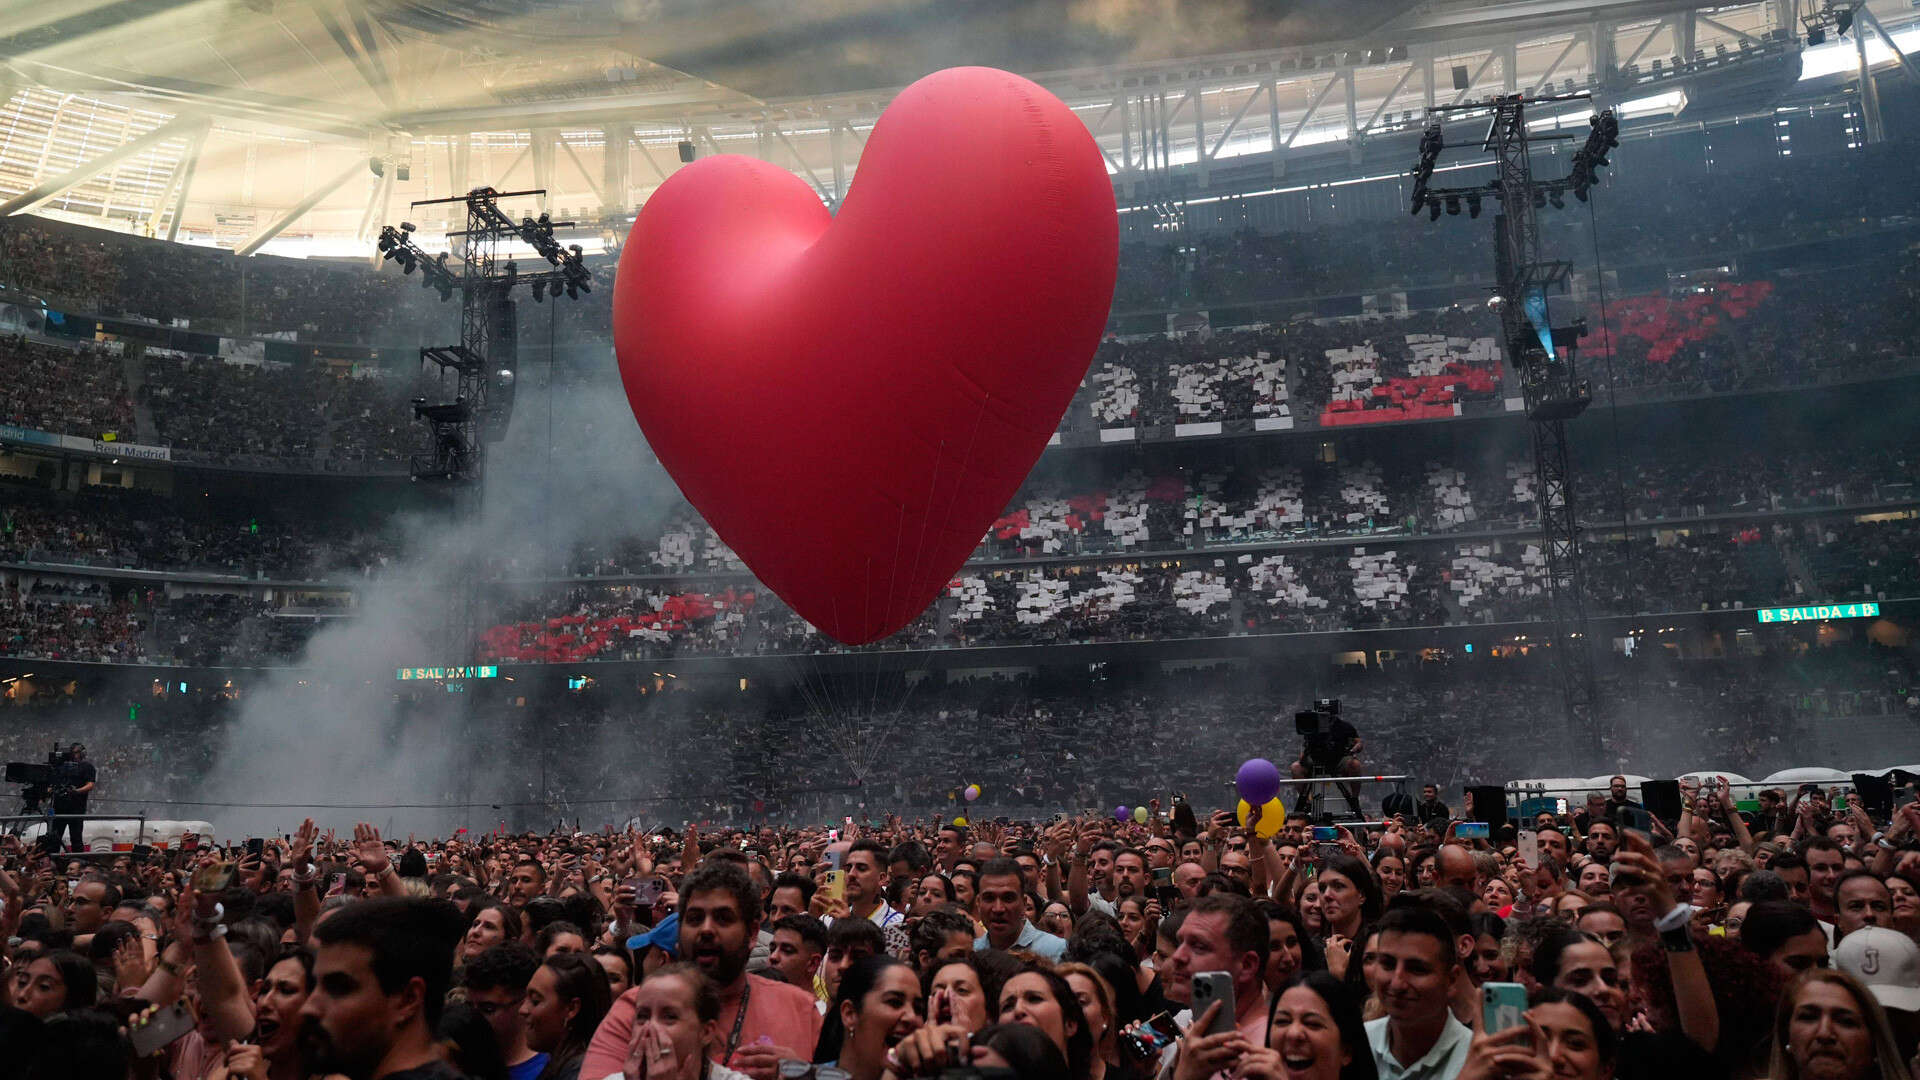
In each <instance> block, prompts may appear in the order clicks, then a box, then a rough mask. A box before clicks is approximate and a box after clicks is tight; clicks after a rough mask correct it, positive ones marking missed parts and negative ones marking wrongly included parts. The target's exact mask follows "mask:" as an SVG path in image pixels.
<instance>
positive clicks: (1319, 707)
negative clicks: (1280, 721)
mask: <svg viewBox="0 0 1920 1080" xmlns="http://www.w3.org/2000/svg"><path fill="white" fill-rule="evenodd" d="M1339 718H1340V699H1339V698H1330V697H1323V698H1316V699H1315V700H1314V703H1313V708H1311V709H1303V710H1301V711H1300V712H1297V713H1294V714H1293V728H1294V730H1295V731H1298V732H1299V733H1300V734H1302V735H1304V736H1306V737H1307V738H1309V739H1311V738H1313V737H1314V736H1316V735H1325V734H1327V733H1328V732H1330V731H1332V730H1333V722H1334V721H1335V720H1337V719H1339Z"/></svg>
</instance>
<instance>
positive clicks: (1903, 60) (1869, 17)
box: [1853, 4, 1920, 82]
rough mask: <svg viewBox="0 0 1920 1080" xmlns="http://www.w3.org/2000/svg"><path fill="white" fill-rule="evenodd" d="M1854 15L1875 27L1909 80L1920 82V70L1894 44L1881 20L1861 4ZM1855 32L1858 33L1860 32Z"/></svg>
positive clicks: (1875, 30)
mask: <svg viewBox="0 0 1920 1080" xmlns="http://www.w3.org/2000/svg"><path fill="white" fill-rule="evenodd" d="M1853 14H1854V17H1855V18H1857V19H1859V20H1861V21H1862V22H1864V23H1866V24H1867V25H1868V26H1871V27H1873V32H1874V33H1876V34H1879V35H1880V40H1881V41H1883V42H1885V43H1886V46H1887V48H1889V49H1891V50H1893V58H1894V59H1895V60H1898V61H1900V70H1902V71H1904V72H1906V73H1907V78H1909V79H1912V80H1914V81H1915V82H1920V68H1916V67H1915V66H1914V64H1913V58H1912V57H1910V56H1908V55H1907V54H1906V53H1904V52H1902V51H1900V46H1898V45H1895V44H1894V43H1893V35H1892V34H1889V33H1887V28H1886V27H1884V26H1881V25H1880V20H1879V19H1878V18H1876V17H1875V16H1874V14H1873V12H1872V11H1870V10H1868V8H1867V5H1865V4H1861V5H1860V6H1859V7H1857V8H1855V9H1854V10H1853ZM1855 32H1856V33H1858V31H1855Z"/></svg>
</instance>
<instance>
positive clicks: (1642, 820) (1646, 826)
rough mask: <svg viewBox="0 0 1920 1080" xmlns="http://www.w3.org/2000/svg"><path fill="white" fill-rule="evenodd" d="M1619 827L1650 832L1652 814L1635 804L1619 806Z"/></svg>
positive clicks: (1651, 830)
mask: <svg viewBox="0 0 1920 1080" xmlns="http://www.w3.org/2000/svg"><path fill="white" fill-rule="evenodd" d="M1620 827H1621V828H1623V829H1634V830H1637V831H1639V832H1643V833H1648V834H1651V833H1652V832H1653V815H1652V814H1650V813H1648V812H1647V811H1645V810H1642V809H1640V808H1639V807H1637V806H1623V807H1621V808H1620Z"/></svg>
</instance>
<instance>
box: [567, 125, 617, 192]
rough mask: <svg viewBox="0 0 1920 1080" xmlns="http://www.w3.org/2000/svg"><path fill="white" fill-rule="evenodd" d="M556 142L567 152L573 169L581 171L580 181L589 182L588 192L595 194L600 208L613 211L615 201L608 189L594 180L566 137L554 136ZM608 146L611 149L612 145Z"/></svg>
mask: <svg viewBox="0 0 1920 1080" xmlns="http://www.w3.org/2000/svg"><path fill="white" fill-rule="evenodd" d="M554 141H555V142H557V143H559V144H560V149H562V150H565V151H566V152H567V160H568V161H571V162H573V167H574V168H576V169H579V170H580V179H582V180H585V181H586V182H587V188H588V190H590V191H592V192H593V196H594V198H596V199H599V200H600V208H601V209H603V210H612V209H613V208H614V206H613V200H612V199H611V198H609V197H608V195H607V189H606V188H605V187H603V186H601V185H600V183H599V182H598V181H596V180H594V178H593V174H592V173H591V172H588V171H587V166H586V163H585V162H583V161H581V160H580V155H579V154H578V153H577V152H575V151H574V149H573V144H572V143H570V142H568V141H567V139H566V136H564V135H559V134H556V135H555V136H554ZM608 145H609V147H611V145H612V144H611V143H609V144H608Z"/></svg>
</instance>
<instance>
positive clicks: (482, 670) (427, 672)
mask: <svg viewBox="0 0 1920 1080" xmlns="http://www.w3.org/2000/svg"><path fill="white" fill-rule="evenodd" d="M396 677H397V678H398V679H399V680H400V681H401V682H406V681H407V680H409V679H427V680H431V681H438V682H444V681H446V680H448V679H497V678H499V677H500V669H499V667H497V666H495V665H493V664H488V665H486V666H484V667H403V668H400V669H399V672H398V675H397V676H396Z"/></svg>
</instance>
